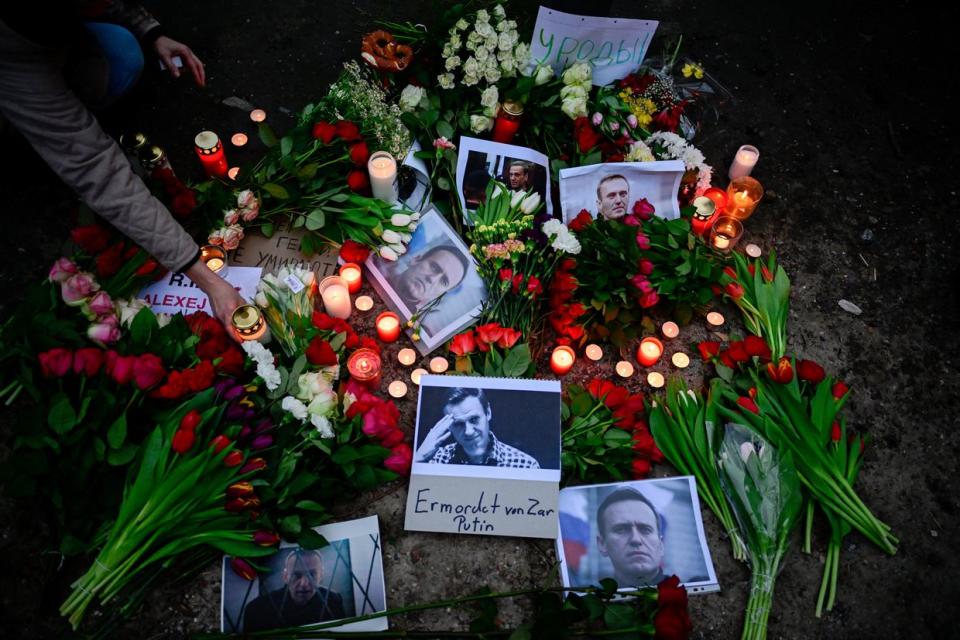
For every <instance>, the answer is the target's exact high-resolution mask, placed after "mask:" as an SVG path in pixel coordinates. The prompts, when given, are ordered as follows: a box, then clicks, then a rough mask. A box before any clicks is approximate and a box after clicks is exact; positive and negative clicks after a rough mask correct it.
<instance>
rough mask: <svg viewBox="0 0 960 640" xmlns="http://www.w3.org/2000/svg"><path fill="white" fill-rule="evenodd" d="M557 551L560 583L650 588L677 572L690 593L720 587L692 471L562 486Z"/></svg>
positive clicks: (570, 585)
mask: <svg viewBox="0 0 960 640" xmlns="http://www.w3.org/2000/svg"><path fill="white" fill-rule="evenodd" d="M557 553H558V555H559V557H560V559H561V568H560V571H561V578H562V580H563V585H564V586H565V587H572V586H584V585H591V584H598V583H599V581H600V580H601V579H603V578H613V579H614V580H616V581H617V584H618V585H619V586H620V587H621V588H629V587H638V586H655V585H657V584H659V583H660V582H661V581H662V580H663V579H664V578H667V577H669V576H671V575H676V576H677V577H679V578H680V581H681V582H682V583H683V584H684V585H685V586H686V587H687V590H688V591H689V592H691V593H698V592H709V591H717V590H719V588H720V587H719V585H718V583H717V577H716V572H715V571H714V567H713V560H712V559H711V557H710V549H709V548H708V546H707V540H706V535H705V533H704V529H703V521H702V519H701V514H700V502H699V499H698V497H697V487H696V480H695V478H693V477H692V476H683V477H676V478H663V479H652V480H638V481H633V482H619V483H614V484H602V485H588V486H580V487H568V488H566V489H563V490H562V491H561V492H560V538H559V539H558V540H557Z"/></svg>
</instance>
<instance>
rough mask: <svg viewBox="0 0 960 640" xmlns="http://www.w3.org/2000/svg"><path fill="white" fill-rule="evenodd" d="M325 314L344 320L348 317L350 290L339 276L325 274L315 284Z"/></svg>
mask: <svg viewBox="0 0 960 640" xmlns="http://www.w3.org/2000/svg"><path fill="white" fill-rule="evenodd" d="M317 291H319V292H320V298H321V299H322V300H323V308H324V310H325V311H326V312H327V315H330V316H333V317H334V318H340V319H341V320H346V319H347V318H349V317H350V292H349V291H348V290H347V285H345V284H344V283H343V279H342V278H341V277H340V276H327V277H326V278H324V279H323V280H321V281H320V284H319V285H318V286H317Z"/></svg>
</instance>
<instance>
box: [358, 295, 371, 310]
mask: <svg viewBox="0 0 960 640" xmlns="http://www.w3.org/2000/svg"><path fill="white" fill-rule="evenodd" d="M354 304H356V305H357V309H358V310H360V311H370V309H373V298H371V297H370V296H358V297H357V301H356V302H355V303H354Z"/></svg>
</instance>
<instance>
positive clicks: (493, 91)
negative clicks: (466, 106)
mask: <svg viewBox="0 0 960 640" xmlns="http://www.w3.org/2000/svg"><path fill="white" fill-rule="evenodd" d="M499 101H500V92H499V91H497V88H496V87H487V88H486V89H484V90H483V93H481V94H480V104H481V105H483V106H484V107H495V106H497V103H498V102H499Z"/></svg>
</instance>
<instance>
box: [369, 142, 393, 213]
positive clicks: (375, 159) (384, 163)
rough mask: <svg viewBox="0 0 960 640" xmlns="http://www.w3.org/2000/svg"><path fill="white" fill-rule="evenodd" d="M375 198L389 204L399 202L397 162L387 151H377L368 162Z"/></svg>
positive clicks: (371, 186)
mask: <svg viewBox="0 0 960 640" xmlns="http://www.w3.org/2000/svg"><path fill="white" fill-rule="evenodd" d="M367 172H368V173H369V174H370V188H371V190H372V191H373V197H374V198H377V199H378V200H383V201H384V202H386V203H387V204H393V203H394V202H396V201H397V198H398V197H399V193H398V191H397V161H396V160H394V158H393V156H392V155H390V154H389V153H387V152H386V151H377V152H376V153H374V154H373V155H372V156H370V159H369V160H367Z"/></svg>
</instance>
